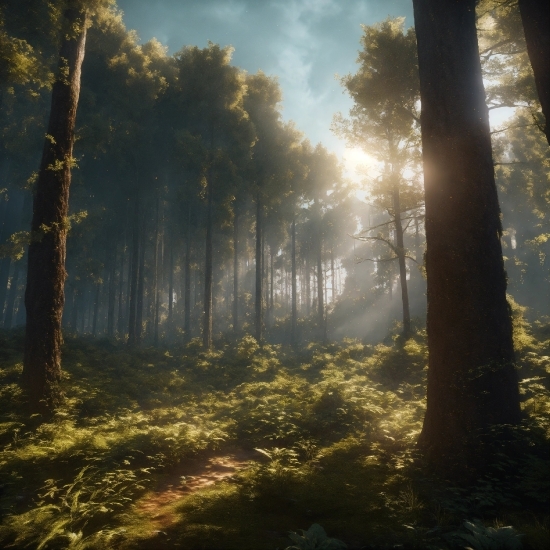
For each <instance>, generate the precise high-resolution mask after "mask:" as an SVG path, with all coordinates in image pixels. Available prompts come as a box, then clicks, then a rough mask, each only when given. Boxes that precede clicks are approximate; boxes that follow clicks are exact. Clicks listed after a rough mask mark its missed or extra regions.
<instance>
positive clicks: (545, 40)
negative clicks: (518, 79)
mask: <svg viewBox="0 0 550 550" xmlns="http://www.w3.org/2000/svg"><path fill="white" fill-rule="evenodd" d="M519 11H520V14H521V21H522V23H523V31H524V32H525V41H526V43H527V54H528V55H529V60H530V61H531V66H532V67H533V73H534V75H535V84H536V87H537V93H538V96H539V101H540V104H541V107H542V113H543V114H544V118H545V119H546V120H545V125H544V130H543V131H544V134H545V135H546V140H547V141H548V144H549V145H550V9H549V7H548V2H547V1H545V0H519Z"/></svg>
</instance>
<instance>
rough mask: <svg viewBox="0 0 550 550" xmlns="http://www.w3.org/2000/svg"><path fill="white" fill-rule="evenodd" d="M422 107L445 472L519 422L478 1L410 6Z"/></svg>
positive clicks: (434, 388)
mask: <svg viewBox="0 0 550 550" xmlns="http://www.w3.org/2000/svg"><path fill="white" fill-rule="evenodd" d="M413 3H414V16H415V26H416V35H417V40H418V58H419V69H420V91H421V99H422V116H421V124H422V145H423V161H424V182H425V190H426V238H427V251H426V271H427V279H428V281H427V283H428V290H427V295H428V347H429V371H428V402H427V411H426V416H425V419H424V426H423V429H422V433H421V436H420V444H421V445H422V446H423V447H424V448H425V449H426V450H427V451H428V455H429V456H430V457H431V458H432V460H434V461H435V462H439V463H440V464H441V465H442V466H443V467H446V466H447V467H448V466H450V465H452V464H453V463H455V462H458V461H459V460H462V459H464V461H463V463H464V464H465V465H466V466H468V465H471V464H472V463H475V461H476V460H480V461H483V458H484V457H483V456H475V453H476V451H477V450H478V449H479V447H477V445H478V439H477V437H476V436H477V435H478V433H480V431H483V430H484V429H486V428H488V427H490V426H494V425H498V424H516V423H517V422H518V421H519V419H520V408H519V393H518V381H517V374H516V370H515V366H514V351H513V345H512V324H511V319H510V311H509V307H508V304H507V302H506V277H505V273H504V264H503V259H502V250H501V244H500V234H501V226H500V219H499V205H498V199H497V192H496V186H495V180H494V173H493V162H492V152H491V139H490V134H489V120H488V113H487V107H486V105H485V93H484V89H483V82H482V77H481V66H480V59H479V51H478V45H477V36H476V27H475V0H467V1H466V0H463V1H461V2H441V1H440V0H414V2H413Z"/></svg>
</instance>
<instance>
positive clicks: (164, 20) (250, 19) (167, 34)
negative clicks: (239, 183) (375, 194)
mask: <svg viewBox="0 0 550 550" xmlns="http://www.w3.org/2000/svg"><path fill="white" fill-rule="evenodd" d="M117 3H118V5H119V7H120V8H121V9H122V10H123V11H124V21H125V23H126V26H127V28H129V29H135V30H136V31H137V32H138V34H139V36H140V38H141V40H142V42H146V41H148V40H150V39H151V38H153V37H154V38H156V39H158V40H159V41H160V42H162V43H163V44H164V45H165V46H167V47H168V51H169V53H171V54H173V53H175V52H177V51H178V50H180V49H181V48H182V47H183V46H186V45H197V46H199V47H205V46H206V45H207V43H208V41H209V40H210V41H212V42H214V43H217V44H220V45H221V46H228V45H231V46H233V47H234V48H235V51H234V54H233V63H234V64H235V65H237V66H238V67H241V68H242V69H245V70H246V71H248V72H249V73H255V72H256V71H258V69H261V70H262V71H264V73H266V74H268V75H271V76H277V77H278V79H279V83H280V85H281V88H282V91H283V117H284V119H285V120H293V121H294V122H295V123H296V125H297V127H298V129H300V130H301V131H302V132H303V133H304V134H305V135H306V136H307V137H308V138H309V140H310V141H311V142H312V143H313V144H314V145H315V144H316V143H318V142H322V143H323V144H324V145H325V146H326V147H327V148H328V149H329V150H330V151H333V152H334V153H336V154H337V155H338V156H339V157H340V158H341V159H342V160H343V161H344V165H345V167H346V175H347V176H348V177H349V178H350V179H353V180H355V181H357V182H359V181H360V179H361V177H360V176H358V175H357V174H356V168H357V166H358V165H361V164H364V165H369V164H370V165H372V163H373V161H372V159H369V157H368V156H366V155H365V154H364V153H363V152H362V151H361V150H360V149H347V148H346V147H345V143H344V142H343V141H342V140H340V139H339V138H337V137H336V136H335V135H334V134H332V132H331V131H330V125H331V122H332V117H333V115H334V114H335V113H336V112H339V111H340V112H342V113H343V114H344V115H346V114H347V113H348V112H349V109H350V107H351V105H352V102H351V99H350V98H349V97H348V96H347V95H346V94H344V92H343V88H342V86H341V85H340V83H339V82H338V80H337V78H336V75H340V76H343V75H346V74H348V73H354V72H356V70H357V67H358V65H357V63H356V59H357V54H358V50H359V48H360V44H359V39H360V37H361V34H362V29H361V24H364V25H372V24H374V23H377V22H379V21H383V20H384V19H385V18H387V17H405V28H408V27H411V26H413V25H414V19H413V12H412V0H118V2H117ZM510 111H511V110H510V109H497V110H494V111H491V112H490V114H491V123H492V124H493V125H494V124H499V123H501V122H502V121H503V120H504V119H505V118H507V117H508V116H510V114H511V112H510Z"/></svg>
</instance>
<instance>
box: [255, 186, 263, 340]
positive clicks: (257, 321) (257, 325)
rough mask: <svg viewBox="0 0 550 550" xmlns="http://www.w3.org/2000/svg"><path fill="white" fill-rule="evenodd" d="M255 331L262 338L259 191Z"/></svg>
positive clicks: (260, 207) (258, 201) (258, 338)
mask: <svg viewBox="0 0 550 550" xmlns="http://www.w3.org/2000/svg"><path fill="white" fill-rule="evenodd" d="M255 300H256V302H255V306H256V307H255V310H256V311H255V313H256V315H255V324H254V326H255V331H254V335H255V337H256V340H257V341H258V342H260V341H261V340H262V332H263V326H262V324H263V323H262V321H263V320H262V205H261V201H260V192H259V191H258V194H257V196H256V297H255Z"/></svg>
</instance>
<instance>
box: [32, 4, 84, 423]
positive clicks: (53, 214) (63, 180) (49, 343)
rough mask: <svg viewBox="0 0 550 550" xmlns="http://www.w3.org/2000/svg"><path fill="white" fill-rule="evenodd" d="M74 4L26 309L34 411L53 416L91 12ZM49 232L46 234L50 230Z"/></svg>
mask: <svg viewBox="0 0 550 550" xmlns="http://www.w3.org/2000/svg"><path fill="white" fill-rule="evenodd" d="M76 6H77V2H75V1H71V2H69V7H68V9H67V10H66V11H65V13H64V23H65V33H64V37H63V40H62V43H61V49H60V53H59V66H58V74H57V79H56V81H55V83H54V85H53V89H52V103H51V111H50V119H49V123H48V133H47V137H46V140H45V143H44V151H43V154H42V161H41V164H40V170H39V175H38V182H37V185H36V191H35V196H34V204H33V217H32V223H31V235H32V237H33V239H32V242H31V244H30V246H29V255H28V275H27V288H26V291H25V307H26V309H27V325H26V334H25V354H24V360H23V383H24V385H25V387H26V389H27V392H28V397H29V404H30V406H31V409H32V410H35V411H41V412H45V413H47V412H51V411H52V410H53V409H54V408H55V407H56V406H57V405H58V404H59V403H60V400H61V392H60V390H59V380H60V378H61V344H62V339H63V337H62V332H61V319H62V315H63V304H64V300H65V297H64V286H65V278H66V271H65V256H66V241H67V216H68V213H69V187H70V184H71V163H72V158H73V144H74V126H75V120H76V111H77V106H78V97H79V94H80V75H81V69H82V61H83V60H84V51H85V44H86V24H87V17H86V12H85V11H83V10H82V9H77V7H76ZM44 228H46V229H44Z"/></svg>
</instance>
